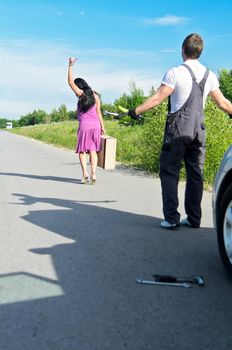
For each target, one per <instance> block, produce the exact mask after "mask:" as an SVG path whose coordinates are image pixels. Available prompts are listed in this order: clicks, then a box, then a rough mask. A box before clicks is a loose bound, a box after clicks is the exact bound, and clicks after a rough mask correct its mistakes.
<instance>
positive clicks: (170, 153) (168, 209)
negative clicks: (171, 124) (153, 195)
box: [160, 142, 184, 224]
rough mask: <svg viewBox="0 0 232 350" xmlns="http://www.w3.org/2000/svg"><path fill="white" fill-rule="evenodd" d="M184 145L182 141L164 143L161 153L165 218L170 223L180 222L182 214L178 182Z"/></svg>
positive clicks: (161, 178)
mask: <svg viewBox="0 0 232 350" xmlns="http://www.w3.org/2000/svg"><path fill="white" fill-rule="evenodd" d="M183 153H184V145H183V144H181V143H180V142H178V143H177V142H175V143H173V144H167V145H164V146H163V148H162V152H161V155H160V180H161V187H162V198H163V213H164V218H165V220H166V221H168V222H169V223H170V224H179V222H180V214H179V212H178V211H177V209H178V205H179V200H178V182H179V172H180V167H181V161H182V159H183Z"/></svg>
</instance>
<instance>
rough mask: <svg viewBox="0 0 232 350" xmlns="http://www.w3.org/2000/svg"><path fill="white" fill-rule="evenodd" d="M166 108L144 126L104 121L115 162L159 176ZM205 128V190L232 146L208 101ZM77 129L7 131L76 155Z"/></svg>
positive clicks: (224, 120) (231, 134) (231, 132)
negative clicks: (114, 141)
mask: <svg viewBox="0 0 232 350" xmlns="http://www.w3.org/2000/svg"><path fill="white" fill-rule="evenodd" d="M166 108H167V106H166V103H163V104H161V105H160V106H158V107H157V108H156V109H154V110H152V111H150V112H147V113H146V114H145V122H144V124H143V125H134V126H124V125H120V124H119V123H118V121H116V120H105V129H106V134H107V135H110V136H112V137H115V138H116V139H117V152H116V159H117V161H118V162H121V163H123V164H125V165H129V166H134V167H137V168H140V169H143V170H146V171H149V172H150V173H153V174H157V173H158V171H159V155H160V151H161V147H162V142H163V132H164V125H165V120H166ZM205 124H206V130H207V141H206V160H205V167H204V178H205V186H206V187H209V186H210V185H212V183H213V181H214V178H215V175H216V171H217V169H218V166H219V164H220V161H221V158H222V156H223V154H224V152H225V151H226V149H227V148H228V147H229V145H230V144H232V122H231V120H229V117H228V116H226V115H225V113H223V112H221V111H220V110H219V109H218V108H217V107H216V106H215V104H214V103H213V102H212V101H211V100H209V101H208V102H207V105H206V108H205ZM77 128H78V123H77V122H76V121H64V122H56V123H51V124H39V125H35V126H27V127H20V128H13V129H10V130H9V131H10V132H13V133H16V134H20V135H24V136H27V137H32V138H35V139H38V140H40V141H43V142H46V143H50V144H53V145H56V146H60V147H65V148H68V149H71V150H73V151H75V146H76V141H77ZM180 175H181V176H180V177H181V179H185V170H184V167H183V168H182V170H181V174H180Z"/></svg>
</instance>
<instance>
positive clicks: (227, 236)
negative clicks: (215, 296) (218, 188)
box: [217, 184, 232, 281]
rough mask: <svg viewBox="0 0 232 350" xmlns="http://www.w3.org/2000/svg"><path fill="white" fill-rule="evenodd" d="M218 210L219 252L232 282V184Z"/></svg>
mask: <svg viewBox="0 0 232 350" xmlns="http://www.w3.org/2000/svg"><path fill="white" fill-rule="evenodd" d="M218 209H219V210H218V216H217V238H218V246H219V252H220V255H221V258H222V262H223V265H224V267H225V269H226V272H227V274H228V275H229V277H230V279H231V281H232V184H231V185H230V186H229V187H228V188H227V190H226V191H225V193H224V195H223V197H222V200H221V203H220V205H219V208H218Z"/></svg>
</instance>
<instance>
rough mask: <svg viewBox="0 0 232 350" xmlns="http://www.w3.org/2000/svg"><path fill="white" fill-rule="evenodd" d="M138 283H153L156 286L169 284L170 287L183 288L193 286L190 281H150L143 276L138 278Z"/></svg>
mask: <svg viewBox="0 0 232 350" xmlns="http://www.w3.org/2000/svg"><path fill="white" fill-rule="evenodd" d="M136 283H139V284H152V285H155V286H169V287H182V288H191V287H192V284H191V283H190V282H159V281H156V280H154V281H150V280H144V279H142V278H136Z"/></svg>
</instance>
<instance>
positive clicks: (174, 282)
mask: <svg viewBox="0 0 232 350" xmlns="http://www.w3.org/2000/svg"><path fill="white" fill-rule="evenodd" d="M152 277H153V278H154V280H145V279H143V278H136V283H139V284H150V285H155V286H168V287H182V288H191V287H192V285H193V284H196V285H198V286H199V287H203V286H205V281H204V279H203V277H202V276H199V275H197V276H192V277H190V278H189V277H174V276H167V275H156V274H155V275H153V276H152Z"/></svg>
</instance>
